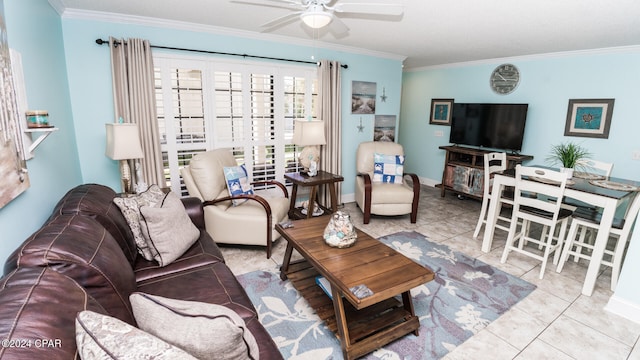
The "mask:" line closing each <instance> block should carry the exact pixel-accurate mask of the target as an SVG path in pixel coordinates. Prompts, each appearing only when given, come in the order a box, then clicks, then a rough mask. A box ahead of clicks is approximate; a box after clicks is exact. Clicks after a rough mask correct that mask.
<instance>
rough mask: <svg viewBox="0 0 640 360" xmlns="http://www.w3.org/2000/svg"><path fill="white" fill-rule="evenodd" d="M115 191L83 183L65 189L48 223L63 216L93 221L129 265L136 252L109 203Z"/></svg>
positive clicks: (126, 226) (124, 224) (118, 214)
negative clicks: (117, 246) (107, 235)
mask: <svg viewBox="0 0 640 360" xmlns="http://www.w3.org/2000/svg"><path fill="white" fill-rule="evenodd" d="M115 196H116V193H115V191H113V190H112V189H111V188H109V187H106V186H104V185H98V184H83V185H79V186H76V187H75V188H73V189H71V190H69V191H68V192H67V193H66V194H65V195H64V196H63V197H62V199H60V201H58V204H57V205H56V207H55V208H54V209H53V213H52V215H51V217H50V218H49V220H51V219H53V218H55V217H57V216H58V215H64V214H80V215H85V216H88V217H91V218H94V219H95V220H97V221H98V222H99V223H100V224H101V225H102V226H104V228H105V229H107V231H108V232H109V233H110V234H111V236H113V238H114V239H115V240H116V241H117V242H118V244H119V245H120V247H121V248H122V252H123V253H124V255H125V256H126V257H127V260H129V263H130V264H133V263H134V261H135V259H136V257H137V255H138V251H137V249H136V244H135V242H134V239H133V233H132V232H131V228H130V227H129V224H128V223H127V221H126V220H125V218H124V216H123V215H122V213H121V211H120V209H119V208H118V207H117V206H116V205H115V204H114V203H113V198H114V197H115Z"/></svg>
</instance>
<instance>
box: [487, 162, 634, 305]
mask: <svg viewBox="0 0 640 360" xmlns="http://www.w3.org/2000/svg"><path fill="white" fill-rule="evenodd" d="M571 180H573V181H572V182H571V184H569V183H568V184H567V186H566V188H565V197H569V198H573V199H576V200H579V201H582V202H585V203H588V204H591V205H594V206H596V207H600V208H602V209H603V211H602V217H601V220H600V227H599V229H598V235H597V237H596V239H595V243H594V249H593V253H592V254H591V261H590V262H589V267H588V268H587V274H586V276H585V279H584V284H583V286H582V294H584V295H587V296H591V294H592V293H593V289H594V287H595V283H596V278H597V277H598V270H599V269H600V262H601V261H602V257H603V255H604V250H605V248H606V246H607V241H608V239H609V231H610V230H611V225H612V223H613V219H614V215H615V213H616V209H617V208H618V206H619V205H620V203H621V202H622V201H623V200H625V199H626V198H627V197H628V196H630V195H631V194H633V193H634V191H623V190H612V189H609V188H605V187H601V186H596V185H593V184H592V183H591V182H590V180H587V179H582V178H577V177H575V176H574V177H573V178H572V179H571ZM608 180H609V181H613V182H615V183H620V184H627V185H629V186H633V187H639V186H640V183H639V182H636V181H631V180H625V179H618V178H609V179H608ZM515 183H516V181H515V177H514V173H513V170H511V171H508V173H506V174H496V175H495V176H494V178H493V185H492V188H491V193H492V194H500V193H501V191H502V190H503V189H504V187H505V186H515ZM495 198H496V197H493V198H492V200H491V201H490V202H489V209H488V214H487V223H486V226H485V231H484V236H483V239H482V251H483V252H485V253H488V252H489V251H491V244H492V242H493V235H494V231H495V224H496V220H497V216H496V215H497V214H498V212H499V206H498V205H500V201H494V199H495Z"/></svg>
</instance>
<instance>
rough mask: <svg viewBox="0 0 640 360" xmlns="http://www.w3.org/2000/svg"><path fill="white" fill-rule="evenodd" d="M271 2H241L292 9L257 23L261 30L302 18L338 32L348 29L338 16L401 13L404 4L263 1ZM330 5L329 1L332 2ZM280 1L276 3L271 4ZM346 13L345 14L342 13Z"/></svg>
mask: <svg viewBox="0 0 640 360" xmlns="http://www.w3.org/2000/svg"><path fill="white" fill-rule="evenodd" d="M266 1H271V2H273V3H274V4H268V3H254V2H245V1H234V2H242V3H246V4H252V5H262V6H269V7H284V8H287V9H290V10H295V11H294V12H292V13H289V14H286V15H283V16H281V17H278V18H276V19H273V20H271V21H269V22H267V23H264V24H262V25H261V27H262V28H264V29H265V31H268V30H270V29H273V28H276V27H279V26H282V25H285V24H288V23H290V22H292V21H296V20H298V19H300V20H302V22H303V23H305V24H306V25H307V26H309V27H310V28H312V29H320V28H323V27H325V26H327V25H330V28H331V30H332V31H333V32H334V33H336V34H342V33H346V32H347V31H349V28H348V27H347V25H345V23H344V22H343V21H342V20H341V19H340V18H339V16H343V14H365V15H373V16H396V17H397V16H401V15H402V14H403V12H404V6H402V5H399V4H381V3H351V2H345V3H342V2H340V1H339V0H335V1H334V0H266ZM334 2H335V4H333V5H331V3H334ZM275 3H280V4H275ZM344 16H348V15H344Z"/></svg>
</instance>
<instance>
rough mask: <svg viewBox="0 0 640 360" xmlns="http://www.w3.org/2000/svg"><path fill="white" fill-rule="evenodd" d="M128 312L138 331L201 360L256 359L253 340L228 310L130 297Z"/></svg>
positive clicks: (185, 301)
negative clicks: (129, 311) (155, 337)
mask: <svg viewBox="0 0 640 360" xmlns="http://www.w3.org/2000/svg"><path fill="white" fill-rule="evenodd" d="M129 299H130V300H131V308H132V309H133V315H134V317H135V318H136V323H137V324H138V326H139V327H140V329H142V330H144V331H146V332H148V333H150V334H153V335H155V336H157V337H159V338H160V339H162V340H164V341H166V342H168V343H170V344H172V345H174V346H177V347H179V348H181V349H183V350H185V351H187V352H189V354H192V355H193V356H195V357H197V358H198V359H201V360H214V359H215V360H227V359H235V360H240V359H247V360H248V359H258V358H259V349H258V343H257V342H256V339H255V337H254V336H253V334H252V333H251V331H249V329H248V328H247V326H246V324H245V322H244V320H242V318H241V317H240V316H239V315H238V314H237V313H236V312H235V311H233V310H231V309H229V308H228V307H225V306H222V305H217V304H209V303H203V302H198V301H187V300H176V299H169V298H165V297H161V296H157V295H150V294H143V293H133V294H131V296H130V297H129Z"/></svg>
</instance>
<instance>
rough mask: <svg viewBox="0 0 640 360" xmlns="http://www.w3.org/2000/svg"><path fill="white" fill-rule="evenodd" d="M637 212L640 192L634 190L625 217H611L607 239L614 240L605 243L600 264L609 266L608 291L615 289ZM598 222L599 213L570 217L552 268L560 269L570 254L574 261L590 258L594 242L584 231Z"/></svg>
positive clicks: (592, 228) (595, 228)
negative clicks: (612, 219)
mask: <svg viewBox="0 0 640 360" xmlns="http://www.w3.org/2000/svg"><path fill="white" fill-rule="evenodd" d="M638 212H640V196H639V195H638V194H637V193H636V194H635V195H634V199H633V201H632V202H631V204H630V205H629V208H628V209H627V212H626V215H625V217H624V218H616V219H614V221H613V225H612V227H611V230H610V231H609V240H610V241H611V240H613V241H614V243H613V244H611V243H610V245H613V246H612V247H613V248H610V247H607V249H605V251H604V254H605V256H603V259H602V261H601V262H600V264H602V265H605V266H609V267H611V290H612V291H613V290H615V288H616V285H617V284H618V276H619V275H620V268H621V267H622V261H623V259H624V253H625V249H626V247H627V244H628V243H629V237H630V235H631V229H632V228H633V225H634V223H635V221H636V218H637V217H638ZM599 226H600V216H599V214H598V215H597V216H595V217H594V218H591V219H585V218H577V217H576V218H573V220H572V221H571V226H570V227H569V233H568V234H567V239H566V242H565V244H564V248H563V250H562V255H561V256H560V262H559V263H558V267H557V268H556V272H561V271H562V268H563V267H564V264H565V262H566V261H567V260H568V259H569V257H570V256H573V259H574V261H576V262H577V261H579V260H580V259H586V260H588V261H591V253H592V252H593V248H594V245H593V244H592V243H591V242H589V241H588V236H587V235H588V231H589V230H590V231H592V232H593V233H594V234H595V232H597V231H598V227H599ZM589 235H591V234H589ZM605 257H606V259H605Z"/></svg>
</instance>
